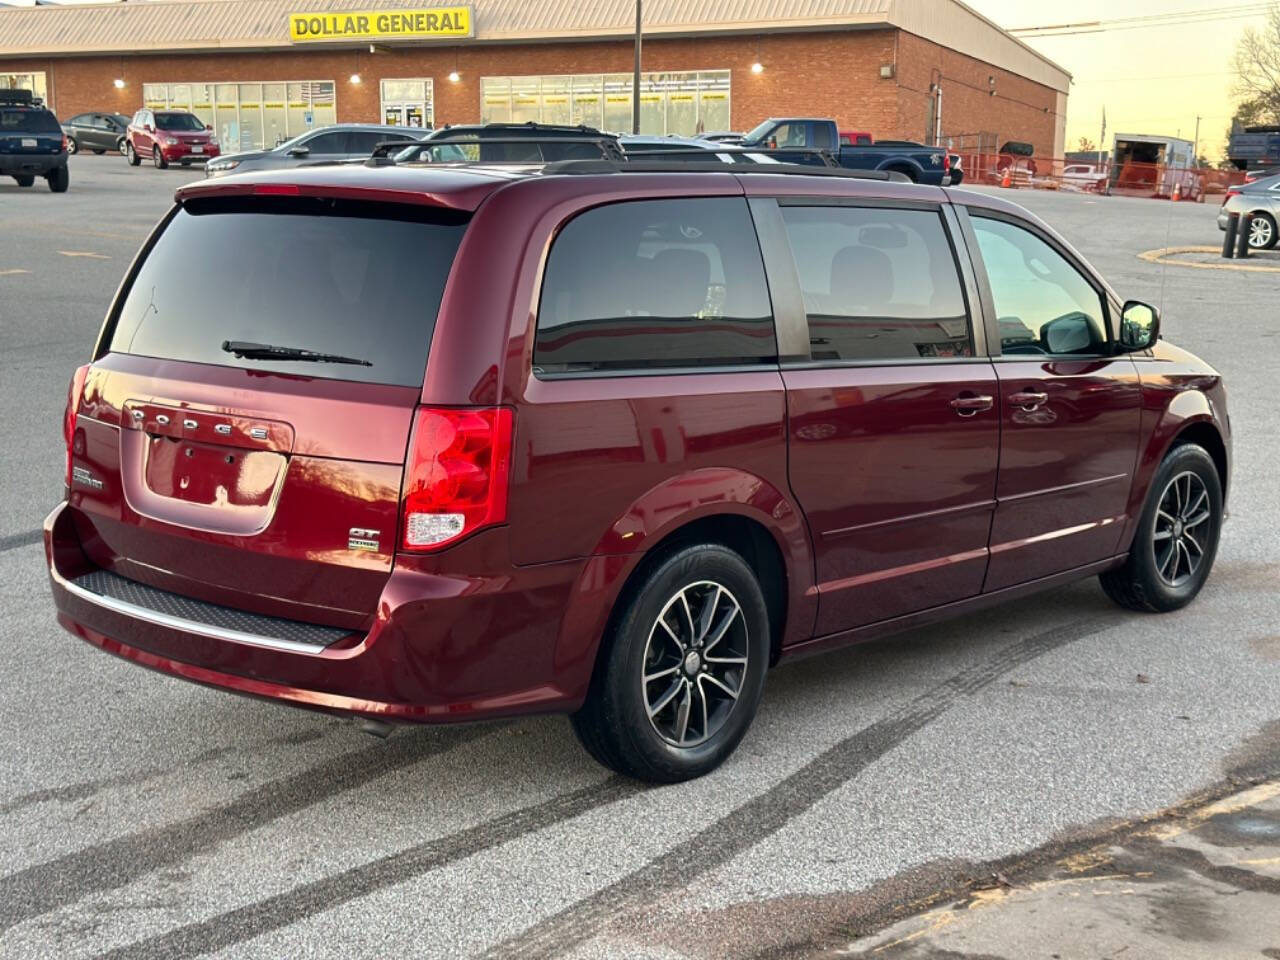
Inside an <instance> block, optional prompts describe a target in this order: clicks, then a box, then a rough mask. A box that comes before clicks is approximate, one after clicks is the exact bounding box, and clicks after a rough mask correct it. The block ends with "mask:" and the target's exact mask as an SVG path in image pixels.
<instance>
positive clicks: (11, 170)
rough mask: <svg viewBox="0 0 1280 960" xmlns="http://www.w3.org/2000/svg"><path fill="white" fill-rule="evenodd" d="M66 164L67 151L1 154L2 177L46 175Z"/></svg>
mask: <svg viewBox="0 0 1280 960" xmlns="http://www.w3.org/2000/svg"><path fill="white" fill-rule="evenodd" d="M66 165H67V155H66V154H65V153H6V154H2V155H0V177H29V176H37V177H44V176H48V175H49V174H50V173H52V172H53V171H54V170H57V169H58V168H59V167H65V166H66Z"/></svg>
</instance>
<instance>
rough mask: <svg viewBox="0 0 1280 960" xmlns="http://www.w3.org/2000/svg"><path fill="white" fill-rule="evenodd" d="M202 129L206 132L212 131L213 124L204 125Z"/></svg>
mask: <svg viewBox="0 0 1280 960" xmlns="http://www.w3.org/2000/svg"><path fill="white" fill-rule="evenodd" d="M204 128H205V129H206V130H212V129H213V124H212V123H206V124H205V125H204Z"/></svg>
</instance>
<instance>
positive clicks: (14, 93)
mask: <svg viewBox="0 0 1280 960" xmlns="http://www.w3.org/2000/svg"><path fill="white" fill-rule="evenodd" d="M0 103H11V104H18V105H20V106H24V107H28V106H30V107H38V106H41V105H42V104H43V103H44V101H43V100H41V99H40V98H39V97H37V96H36V95H35V94H33V93H32V92H31V91H30V90H18V89H12V90H11V89H8V88H6V89H4V90H0Z"/></svg>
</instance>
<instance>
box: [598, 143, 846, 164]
mask: <svg viewBox="0 0 1280 960" xmlns="http://www.w3.org/2000/svg"><path fill="white" fill-rule="evenodd" d="M623 149H624V151H625V152H626V154H627V156H628V157H646V158H647V157H698V158H704V159H705V162H707V163H712V162H715V158H716V157H717V156H718V155H720V154H728V155H730V156H743V157H749V156H764V157H774V158H775V159H777V160H778V162H780V163H800V164H808V165H809V166H814V167H839V166H840V163H839V161H838V160H836V158H835V155H834V154H833V153H832V152H831V151H830V150H821V149H817V148H814V147H742V146H738V145H737V144H725V145H724V146H717V147H714V148H709V147H676V148H674V149H672V148H669V147H635V148H633V149H627V147H626V144H623Z"/></svg>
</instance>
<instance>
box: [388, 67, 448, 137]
mask: <svg viewBox="0 0 1280 960" xmlns="http://www.w3.org/2000/svg"><path fill="white" fill-rule="evenodd" d="M432 92H433V89H432V83H431V79H430V78H429V77H428V78H426V79H417V80H383V81H382V122H383V123H386V124H390V125H391V126H393V127H431V126H432V125H433V124H434V122H435V111H434V109H433V107H432V102H431V101H432Z"/></svg>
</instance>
